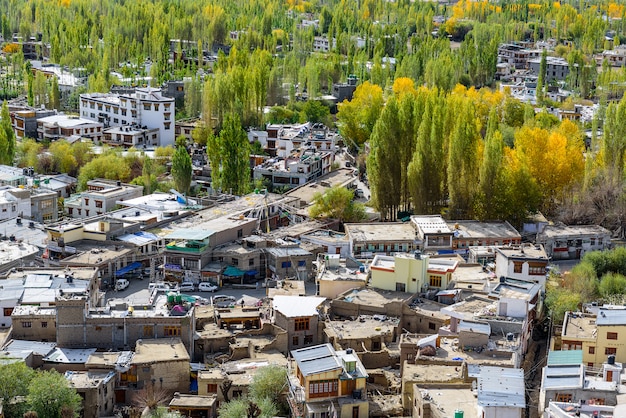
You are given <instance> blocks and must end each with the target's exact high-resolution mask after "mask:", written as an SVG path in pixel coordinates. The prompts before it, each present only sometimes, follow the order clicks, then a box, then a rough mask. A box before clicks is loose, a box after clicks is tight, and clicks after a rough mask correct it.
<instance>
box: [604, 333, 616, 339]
mask: <svg viewBox="0 0 626 418" xmlns="http://www.w3.org/2000/svg"><path fill="white" fill-rule="evenodd" d="M606 339H607V340H617V332H607V333H606Z"/></svg>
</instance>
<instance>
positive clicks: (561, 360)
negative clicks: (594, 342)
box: [548, 350, 583, 366]
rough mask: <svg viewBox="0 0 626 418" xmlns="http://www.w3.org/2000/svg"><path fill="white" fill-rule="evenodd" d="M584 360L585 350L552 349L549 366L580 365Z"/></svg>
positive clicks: (549, 354) (549, 355)
mask: <svg viewBox="0 0 626 418" xmlns="http://www.w3.org/2000/svg"><path fill="white" fill-rule="evenodd" d="M582 362H583V350H564V351H550V352H549V353H548V366H565V365H578V364H581V363H582Z"/></svg>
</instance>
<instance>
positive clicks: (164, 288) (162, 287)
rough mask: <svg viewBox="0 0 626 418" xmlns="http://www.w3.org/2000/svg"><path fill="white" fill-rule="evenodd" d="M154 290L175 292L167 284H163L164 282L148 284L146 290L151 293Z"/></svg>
mask: <svg viewBox="0 0 626 418" xmlns="http://www.w3.org/2000/svg"><path fill="white" fill-rule="evenodd" d="M154 289H156V290H160V291H162V292H167V291H168V290H175V288H172V286H170V285H169V284H168V283H165V282H156V283H150V284H149V285H148V290H150V291H151V292H152V291H153V290H154Z"/></svg>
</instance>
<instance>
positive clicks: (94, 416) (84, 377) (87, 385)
mask: <svg viewBox="0 0 626 418" xmlns="http://www.w3.org/2000/svg"><path fill="white" fill-rule="evenodd" d="M65 378H66V379H67V381H68V382H69V384H70V386H71V387H72V388H74V389H76V392H77V393H78V394H79V395H80V397H81V398H82V400H83V408H82V416H83V417H85V418H98V417H103V416H111V415H112V414H113V407H114V406H115V373H114V372H112V371H102V372H88V371H67V372H65Z"/></svg>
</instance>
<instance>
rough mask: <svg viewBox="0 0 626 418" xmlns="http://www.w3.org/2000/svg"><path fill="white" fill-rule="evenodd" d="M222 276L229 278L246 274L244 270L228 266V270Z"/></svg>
mask: <svg viewBox="0 0 626 418" xmlns="http://www.w3.org/2000/svg"><path fill="white" fill-rule="evenodd" d="M222 274H223V275H224V276H229V277H241V276H243V275H244V274H245V272H244V271H242V270H239V269H238V268H237V267H234V266H228V267H226V270H224V273H222Z"/></svg>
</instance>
